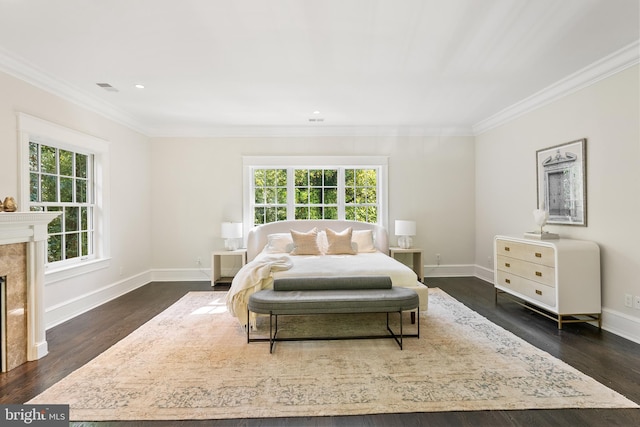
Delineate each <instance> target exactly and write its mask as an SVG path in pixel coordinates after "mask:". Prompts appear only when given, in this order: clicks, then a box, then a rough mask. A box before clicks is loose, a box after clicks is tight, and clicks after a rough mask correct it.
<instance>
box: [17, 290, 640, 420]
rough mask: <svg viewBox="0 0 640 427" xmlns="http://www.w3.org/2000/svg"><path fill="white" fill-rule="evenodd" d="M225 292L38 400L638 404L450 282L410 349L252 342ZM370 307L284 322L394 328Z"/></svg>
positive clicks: (317, 328)
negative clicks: (463, 298)
mask: <svg viewBox="0 0 640 427" xmlns="http://www.w3.org/2000/svg"><path fill="white" fill-rule="evenodd" d="M224 295H225V293H224V292H191V293H189V294H187V295H185V296H184V297H183V298H182V299H180V300H179V301H178V302H176V303H175V304H174V305H173V306H171V307H169V308H168V309H167V310H166V311H164V312H163V313H161V314H159V315H158V316H157V317H155V318H154V319H152V320H150V321H149V322H148V323H146V324H144V325H143V326H141V327H140V328H139V329H138V330H136V331H134V332H133V333H132V334H131V335H129V336H128V337H126V338H125V339H123V340H122V341H120V342H119V343H117V344H116V345H114V346H113V347H112V348H110V349H109V350H107V351H106V352H104V353H103V354H101V355H99V356H98V357H97V358H95V359H94V360H93V361H91V362H90V363H88V364H87V365H85V366H83V367H82V368H80V369H78V370H77V371H75V372H73V373H71V374H70V375H69V376H67V377H66V378H64V379H62V380H61V381H60V382H58V383H57V384H55V385H53V386H52V387H51V388H49V389H48V390H46V391H45V392H43V393H42V394H40V395H39V396H37V397H35V398H34V399H32V400H31V401H30V402H28V403H31V404H69V405H70V417H71V420H73V421H104V420H113V421H117V420H188V419H228V418H248V417H295V416H321V415H357V414H377V413H402V412H431V411H469V410H492V409H500V410H506V409H557V408H637V407H638V405H637V404H635V403H633V402H632V401H630V400H628V399H626V398H625V397H623V396H621V395H620V394H618V393H616V392H615V391H613V390H611V389H609V388H607V387H605V386H604V385H602V384H600V383H598V382H596V381H595V380H593V379H592V378H590V377H588V376H586V375H584V374H582V373H580V372H579V371H577V370H575V369H574V368H572V367H571V366H569V365H567V364H565V363H564V362H562V361H560V360H558V359H556V358H554V357H552V356H551V355H549V354H548V353H545V352H543V351H541V350H539V349H537V348H535V347H533V346H531V345H530V344H528V343H526V342H525V341H523V340H522V339H520V338H518V337H516V336H515V335H513V334H511V333H510V332H508V331H506V330H504V329H502V328H500V327H499V326H497V325H495V324H494V323H492V322H490V321H489V320H487V319H486V318H484V317H482V316H480V315H479V314H477V313H475V312H474V311H472V310H470V309H469V308H467V307H466V306H464V305H463V304H461V303H459V302H458V301H456V300H455V299H453V298H452V297H450V296H449V295H447V294H446V293H445V292H443V291H441V290H439V289H430V294H429V309H428V310H427V311H426V312H423V313H421V316H420V318H421V319H420V321H421V323H420V338H405V340H404V349H403V350H400V348H399V347H398V345H397V344H396V343H395V341H393V340H387V339H384V340H382V339H375V340H374V339H372V340H346V341H295V342H278V343H276V345H275V348H274V352H273V354H269V344H268V343H262V342H256V343H251V344H247V342H246V333H245V332H244V330H243V329H242V328H241V327H240V326H239V324H238V322H237V320H236V319H235V318H233V317H232V316H231V315H229V313H227V311H226V308H225V303H224ZM361 316H363V315H341V316H307V317H297V316H291V317H286V318H280V325H279V326H280V328H281V330H282V332H283V334H284V333H290V334H295V335H299V334H305V333H310V332H311V331H313V333H317V334H324V335H327V334H332V333H349V334H351V333H359V332H363V331H365V332H367V333H374V332H376V333H377V332H380V331H382V332H383V333H384V331H386V327H385V319H384V315H382V317H380V316H379V315H367V316H365V317H361ZM407 322H408V321H407ZM407 322H405V329H406V330H407V332H409V331H408V330H409V329H410V327H411V325H410V324H408V323H407ZM414 327H415V325H414ZM266 329H267V330H268V322H267V323H266ZM358 329H360V331H359V330H358ZM378 329H379V330H378ZM260 331H265V321H264V320H263V319H260V322H259V324H258V332H259V333H260ZM256 336H257V335H256Z"/></svg>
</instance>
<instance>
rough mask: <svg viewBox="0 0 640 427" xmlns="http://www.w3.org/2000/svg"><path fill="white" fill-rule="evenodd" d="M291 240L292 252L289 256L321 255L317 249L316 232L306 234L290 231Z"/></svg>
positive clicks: (314, 230) (314, 229)
mask: <svg viewBox="0 0 640 427" xmlns="http://www.w3.org/2000/svg"><path fill="white" fill-rule="evenodd" d="M291 238H292V239H293V250H292V251H291V255H322V252H320V248H319V247H318V230H317V229H316V228H315V227H314V228H313V230H311V231H308V232H307V233H302V232H300V231H295V230H291Z"/></svg>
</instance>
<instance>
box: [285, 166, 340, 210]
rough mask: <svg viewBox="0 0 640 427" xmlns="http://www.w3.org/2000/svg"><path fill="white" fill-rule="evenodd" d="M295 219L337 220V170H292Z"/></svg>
mask: <svg viewBox="0 0 640 427" xmlns="http://www.w3.org/2000/svg"><path fill="white" fill-rule="evenodd" d="M293 174H294V177H295V182H294V192H295V203H294V212H295V214H294V218H295V219H338V169H294V171H293Z"/></svg>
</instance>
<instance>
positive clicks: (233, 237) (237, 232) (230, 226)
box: [220, 222, 242, 251]
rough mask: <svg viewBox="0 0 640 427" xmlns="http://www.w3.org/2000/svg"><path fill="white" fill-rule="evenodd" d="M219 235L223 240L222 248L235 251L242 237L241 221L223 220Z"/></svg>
mask: <svg viewBox="0 0 640 427" xmlns="http://www.w3.org/2000/svg"><path fill="white" fill-rule="evenodd" d="M220 235H221V236H222V238H223V239H225V240H224V248H225V249H226V250H228V251H235V250H236V249H238V248H239V247H240V241H239V240H240V239H241V238H242V223H241V222H223V223H222V227H221V232H220Z"/></svg>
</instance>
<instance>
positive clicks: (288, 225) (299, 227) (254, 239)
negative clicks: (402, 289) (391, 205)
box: [247, 219, 389, 261]
mask: <svg viewBox="0 0 640 427" xmlns="http://www.w3.org/2000/svg"><path fill="white" fill-rule="evenodd" d="M313 227H316V228H317V229H318V231H321V230H324V229H325V228H330V229H332V230H334V231H342V230H345V229H347V228H349V227H352V228H353V229H354V230H372V231H373V241H374V243H375V245H376V248H378V250H379V251H380V252H382V253H385V254H386V253H388V252H389V238H388V236H387V230H386V229H385V228H384V227H382V226H380V225H377V224H369V223H366V222H358V221H341V220H330V219H327V220H315V219H311V220H298V221H278V222H270V223H268V224H263V225H259V226H257V227H255V228H253V229H251V230H249V233H248V234H247V261H251V260H253V259H254V258H255V257H256V256H257V255H258V254H259V253H260V252H262V249H264V246H265V245H266V244H267V236H268V235H269V234H273V233H287V232H289V231H291V230H295V231H302V232H306V231H309V230H311V229H312V228H313Z"/></svg>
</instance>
